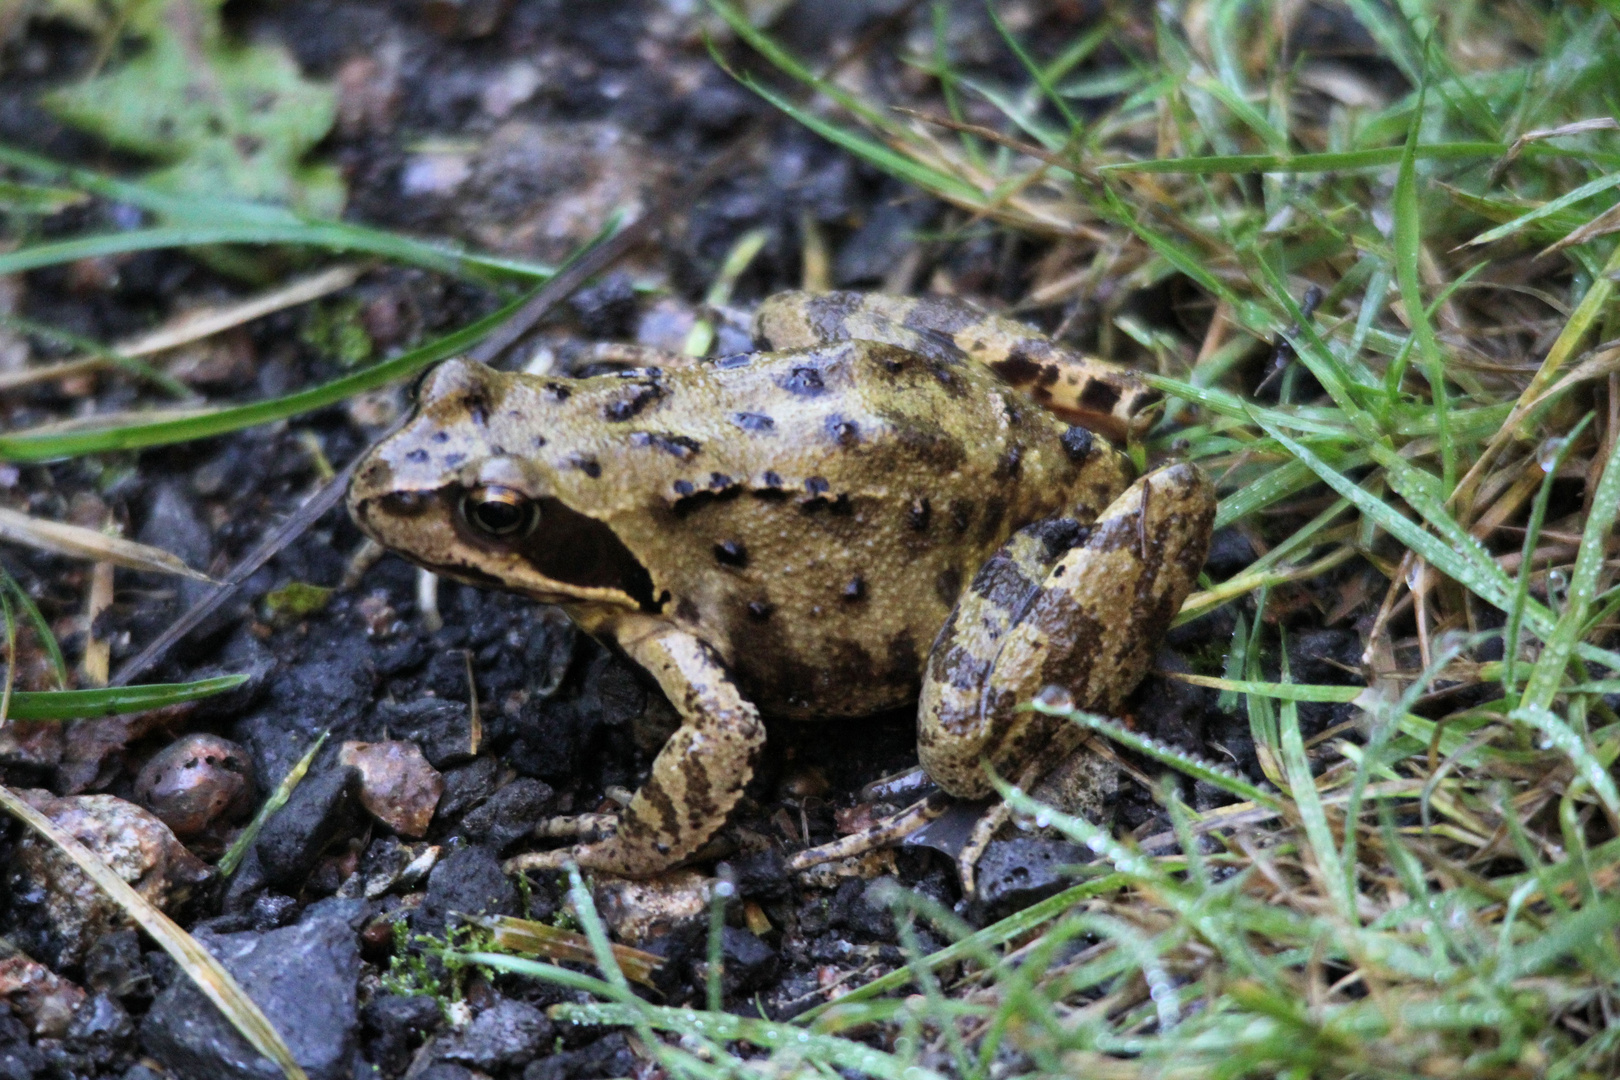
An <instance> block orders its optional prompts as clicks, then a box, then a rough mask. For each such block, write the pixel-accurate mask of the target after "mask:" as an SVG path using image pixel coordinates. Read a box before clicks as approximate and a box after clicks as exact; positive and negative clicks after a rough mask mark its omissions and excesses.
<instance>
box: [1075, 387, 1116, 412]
mask: <svg viewBox="0 0 1620 1080" xmlns="http://www.w3.org/2000/svg"><path fill="white" fill-rule="evenodd" d="M1080 404H1081V405H1083V406H1085V407H1086V408H1088V409H1095V410H1096V411H1098V412H1112V411H1113V408H1114V406H1115V405H1117V404H1119V390H1118V389H1116V388H1115V387H1112V386H1109V385H1108V384H1107V383H1105V382H1103V381H1102V380H1101V379H1087V380H1086V388H1085V389H1084V390H1082V391H1080Z"/></svg>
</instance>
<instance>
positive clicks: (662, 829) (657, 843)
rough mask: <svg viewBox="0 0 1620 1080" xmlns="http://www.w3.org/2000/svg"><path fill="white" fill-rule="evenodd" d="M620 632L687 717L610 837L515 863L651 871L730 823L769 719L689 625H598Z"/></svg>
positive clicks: (639, 621) (639, 619) (639, 620)
mask: <svg viewBox="0 0 1620 1080" xmlns="http://www.w3.org/2000/svg"><path fill="white" fill-rule="evenodd" d="M593 631H594V632H601V633H604V634H606V635H607V636H611V637H612V638H613V639H614V640H615V641H617V643H618V645H619V647H620V648H622V649H623V650H624V651H625V653H626V654H628V655H629V657H630V659H632V660H634V661H635V662H636V663H638V664H640V665H641V666H642V667H643V668H645V669H646V670H647V671H648V673H650V674H651V675H652V676H653V677H654V678H655V679H657V680H658V684H659V686H660V687H662V688H663V691H664V694H665V696H667V697H668V698H669V701H670V704H672V705H674V706H675V708H676V710H677V711H678V712H679V713H680V714H681V726H680V728H678V729H677V730H676V732H675V734H673V735H671V736H670V737H669V741H668V742H666V743H665V744H664V746H663V749H661V750H660V751H659V752H658V756H657V757H656V758H655V759H654V760H653V766H652V773H651V775H649V776H648V777H647V780H646V782H645V783H643V784H642V785H641V788H640V789H639V790H638V791H637V792H636V793H635V796H634V797H633V798H632V799H631V800H630V805H629V806H627V807H626V808H625V810H624V813H623V814H622V815H621V816H620V818H619V823H618V827H617V829H616V830H615V831H614V833H613V835H612V836H610V837H608V838H607V839H605V840H599V841H596V842H594V843H588V844H577V845H575V846H573V847H568V848H560V849H558V850H555V851H543V852H536V853H533V854H529V855H519V856H517V857H516V858H514V859H511V860H508V862H507V864H506V868H507V870H508V872H513V873H515V872H517V871H520V870H534V869H557V868H560V867H562V866H564V865H566V864H567V863H568V862H574V863H577V864H578V865H579V866H580V867H582V868H583V869H587V870H597V871H601V872H604V873H608V874H615V875H618V876H621V877H649V876H651V875H653V874H657V873H660V872H662V871H664V870H667V869H669V868H670V867H672V866H675V865H676V864H678V863H679V862H681V861H682V860H684V859H686V858H688V857H690V856H691V855H692V854H693V853H694V852H696V851H697V850H698V848H700V847H702V846H703V844H704V843H705V842H706V841H708V839H709V838H710V837H712V836H713V835H714V834H715V833H716V832H717V831H719V829H720V827H721V826H722V825H724V824H725V821H726V818H727V816H728V815H729V814H730V813H731V811H732V809H733V808H734V807H735V806H736V805H737V803H738V801H739V800H740V799H741V798H742V794H743V789H744V788H746V787H747V786H748V781H749V780H750V779H751V778H752V776H753V774H754V768H755V764H756V761H757V759H758V756H759V752H760V750H761V749H762V748H763V747H764V745H765V728H764V726H763V725H762V724H761V723H760V719H759V711H758V710H757V709H755V708H754V706H753V704H752V703H751V702H749V701H748V700H747V699H745V698H744V697H743V696H742V694H741V692H740V691H739V690H738V689H737V686H736V684H735V683H734V682H733V681H732V679H731V675H730V673H729V672H728V671H727V670H726V667H725V665H724V664H723V663H722V662H721V660H720V658H719V657H718V656H716V655H715V653H714V651H713V650H712V649H710V648H709V647H708V646H707V645H705V644H703V642H701V641H699V640H698V639H697V638H695V637H693V636H692V635H690V634H688V633H686V632H685V631H682V630H677V629H675V628H673V627H670V626H669V625H667V624H665V623H663V622H661V621H660V620H656V619H653V618H650V617H646V616H629V617H626V618H623V619H620V620H618V621H617V622H616V623H614V624H613V625H611V626H608V627H598V628H593Z"/></svg>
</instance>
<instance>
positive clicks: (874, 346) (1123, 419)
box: [347, 291, 1215, 878]
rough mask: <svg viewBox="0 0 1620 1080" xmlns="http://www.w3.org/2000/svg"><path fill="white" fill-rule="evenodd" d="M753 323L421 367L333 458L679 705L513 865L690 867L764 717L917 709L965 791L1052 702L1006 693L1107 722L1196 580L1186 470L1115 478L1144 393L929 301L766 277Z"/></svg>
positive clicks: (394, 536)
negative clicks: (543, 359)
mask: <svg viewBox="0 0 1620 1080" xmlns="http://www.w3.org/2000/svg"><path fill="white" fill-rule="evenodd" d="M751 333H752V340H753V345H754V348H753V349H752V350H751V351H745V352H740V353H735V354H731V355H724V356H718V357H712V358H703V359H695V358H688V357H681V356H675V355H671V356H668V357H665V358H663V359H662V361H661V362H660V363H656V364H641V365H639V366H632V367H624V368H620V369H617V370H607V371H597V372H595V373H589V374H583V375H572V376H570V375H553V374H527V373H522V372H507V371H498V370H494V369H492V368H490V367H487V366H484V365H482V364H479V363H475V362H472V361H470V360H467V359H462V358H455V359H450V360H447V361H444V362H442V363H441V364H439V365H438V366H437V367H435V368H433V369H431V370H430V371H429V372H428V373H427V374H426V375H425V376H424V377H423V379H422V381H421V383H420V384H419V386H418V389H417V395H416V403H415V406H414V412H413V413H412V414H411V415H410V416H409V417H408V418H407V419H406V420H405V421H403V423H402V424H401V425H400V426H399V427H398V428H396V430H394V431H393V432H392V433H391V434H388V435H386V436H385V437H383V438H382V439H381V440H380V441H379V442H378V443H377V444H376V445H375V446H374V447H373V448H372V449H371V450H369V451H368V452H367V454H366V456H365V457H364V458H363V459H362V460H361V461H360V463H359V464H358V466H357V468H356V471H355V473H354V476H353V478H352V480H351V484H350V488H349V491H348V500H347V501H348V508H349V511H350V513H351V515H352V517H353V519H354V521H355V522H356V523H357V525H358V526H359V527H360V529H361V530H362V531H363V532H364V533H365V534H367V535H368V536H369V537H370V538H371V539H373V540H374V541H376V542H377V543H378V544H380V545H382V547H384V548H385V549H388V550H391V551H393V552H396V553H398V554H399V555H401V556H403V557H404V558H406V559H407V560H409V561H411V562H413V563H415V564H417V565H418V566H420V567H423V568H425V569H427V570H429V571H431V572H433V573H435V574H438V575H441V576H442V577H445V578H449V579H452V580H454V581H458V582H463V583H467V584H471V585H474V586H479V587H485V588H492V589H502V590H507V591H510V592H515V593H518V594H521V595H523V596H526V597H529V598H532V599H534V600H536V601H540V602H542V603H547V604H554V605H558V606H560V607H561V608H562V610H563V611H564V612H566V613H567V615H568V617H569V618H570V619H572V620H573V622H574V623H575V624H576V625H577V626H578V627H579V628H580V629H581V630H582V631H584V632H585V633H587V634H589V635H591V636H592V637H595V638H597V639H598V640H600V641H602V642H603V643H604V644H606V645H607V646H608V647H610V648H612V649H614V650H617V651H618V652H619V653H620V654H622V655H623V656H624V657H625V658H627V659H628V660H629V661H630V662H631V663H632V664H634V665H636V666H638V667H639V668H640V669H641V670H642V671H644V672H645V673H646V674H647V675H648V676H649V677H650V678H651V680H652V681H653V682H654V683H656V684H657V686H658V687H659V688H660V689H661V690H662V692H663V694H664V695H665V697H666V698H667V699H668V701H669V703H670V705H672V706H673V708H674V710H675V712H676V713H678V714H679V726H678V728H677V729H676V730H675V731H674V733H673V734H672V735H670V736H669V738H668V740H667V741H666V742H665V743H664V744H663V746H662V748H661V749H659V750H658V752H657V753H656V755H655V757H654V759H653V761H652V763H651V768H650V772H649V773H648V775H647V777H646V779H645V780H644V781H643V782H642V783H641V786H640V787H639V788H638V789H637V790H636V791H635V792H634V794H633V796H632V797H631V798H630V800H629V802H628V805H626V806H625V807H624V808H623V811H622V813H621V814H619V815H618V816H617V820H616V823H615V825H614V826H613V827H612V828H611V831H609V832H608V833H607V834H606V835H604V836H600V837H596V838H592V839H588V840H579V841H578V842H576V843H573V844H571V845H568V846H564V847H561V848H556V849H552V850H550V851H541V852H534V853H530V854H529V855H527V856H523V857H522V859H523V863H522V865H523V866H525V867H535V866H546V867H558V868H560V867H562V866H564V865H567V864H568V863H573V864H576V865H578V866H579V867H580V868H582V869H584V870H588V871H593V872H598V873H602V874H607V875H614V876H619V877H630V878H638V877H649V876H653V875H657V874H660V873H662V872H664V871H666V870H669V869H671V868H673V867H676V866H678V865H680V864H682V863H683V862H686V861H688V860H690V859H692V858H693V857H694V855H695V854H697V853H698V852H699V851H700V849H702V848H703V846H704V845H705V844H706V843H707V842H708V841H709V840H710V839H711V838H713V837H714V836H715V835H716V834H717V833H718V832H719V831H720V830H721V829H722V827H723V826H724V825H725V823H726V822H727V820H728V818H729V816H730V815H731V813H732V811H733V810H734V809H735V808H736V807H737V806H738V804H739V803H740V802H741V801H742V799H743V796H744V792H745V789H746V788H747V787H748V784H749V782H750V780H751V779H752V778H753V776H754V775H755V773H756V771H757V770H758V769H759V768H760V764H761V755H762V751H763V749H764V747H765V743H766V736H767V724H766V720H767V719H776V718H782V719H790V720H810V719H826V718H840V717H863V716H871V715H875V714H879V713H883V712H885V711H889V710H894V709H897V708H901V707H905V706H907V705H909V704H910V703H912V702H916V703H917V740H916V742H917V749H918V756H919V762H920V764H921V766H922V768H923V769H924V770H926V772H927V774H928V776H929V777H930V778H931V779H932V780H933V782H934V783H935V784H937V785H938V786H939V788H940V789H942V790H943V791H944V792H946V793H948V794H949V795H950V796H952V797H955V798H958V799H964V800H971V799H982V798H985V797H986V796H988V795H991V794H992V793H993V783H994V780H993V777H994V776H996V775H1000V776H1007V775H1016V774H1017V773H1018V771H1019V770H1020V769H1026V768H1028V767H1030V766H1032V765H1033V764H1036V763H1039V762H1040V760H1041V758H1042V755H1043V753H1044V752H1045V748H1047V747H1048V746H1051V745H1054V744H1055V742H1056V739H1055V736H1056V735H1057V734H1058V732H1059V731H1060V729H1063V728H1064V727H1065V725H1066V724H1067V723H1068V722H1067V721H1066V720H1065V719H1063V718H1062V717H1059V716H1053V715H1048V714H1047V713H1043V712H1041V711H1031V710H1028V709H1024V708H1020V705H1021V704H1023V703H1026V702H1028V701H1029V700H1030V699H1031V698H1032V697H1034V696H1035V695H1037V694H1038V693H1040V692H1041V691H1042V690H1043V688H1046V687H1049V686H1059V687H1062V688H1064V690H1065V691H1066V693H1067V699H1068V700H1070V701H1072V702H1073V704H1074V705H1075V707H1077V708H1080V709H1084V710H1088V711H1092V712H1097V713H1103V714H1110V715H1118V713H1119V711H1120V710H1121V708H1122V707H1123V706H1124V704H1125V701H1126V698H1127V697H1128V695H1129V694H1130V693H1131V692H1132V691H1133V689H1134V688H1135V687H1136V685H1137V684H1138V683H1139V682H1140V681H1141V680H1142V678H1143V677H1144V675H1145V674H1146V672H1147V671H1148V669H1149V668H1150V666H1151V664H1152V662H1153V658H1154V655H1155V653H1156V651H1157V649H1158V647H1159V644H1160V642H1161V640H1162V639H1163V637H1164V635H1165V633H1166V632H1167V630H1168V628H1169V626H1170V623H1171V620H1172V619H1173V618H1174V616H1175V615H1176V614H1177V612H1178V611H1179V610H1180V608H1181V606H1182V604H1183V602H1184V601H1185V599H1186V598H1187V596H1188V595H1190V593H1191V591H1192V590H1193V588H1194V587H1195V585H1196V582H1197V577H1198V574H1199V573H1200V571H1201V569H1202V567H1203V563H1204V559H1205V556H1206V554H1207V552H1208V547H1209V539H1210V534H1211V531H1212V528H1213V523H1214V517H1215V494H1214V488H1213V485H1212V483H1211V482H1210V480H1209V479H1208V477H1207V476H1206V475H1205V474H1204V472H1203V471H1202V470H1201V469H1200V468H1199V467H1198V466H1197V465H1196V464H1192V463H1186V462H1180V463H1172V464H1168V465H1165V466H1162V467H1160V468H1158V469H1155V470H1153V471H1151V472H1148V473H1146V474H1145V475H1143V476H1141V477H1136V475H1135V473H1136V470H1135V468H1134V467H1133V464H1132V461H1131V458H1130V455H1129V453H1128V452H1127V450H1126V449H1122V448H1121V447H1120V446H1118V445H1116V443H1117V442H1120V441H1126V442H1128V441H1129V440H1130V439H1131V438H1132V437H1133V436H1134V435H1135V434H1138V433H1140V432H1141V431H1142V429H1143V427H1144V425H1145V424H1146V423H1148V422H1150V421H1151V413H1152V411H1153V410H1154V408H1155V406H1156V403H1157V402H1158V401H1159V395H1158V394H1157V392H1156V391H1154V390H1153V389H1152V388H1151V387H1150V386H1149V385H1148V384H1147V383H1146V382H1145V381H1144V380H1143V379H1142V378H1141V377H1140V376H1139V375H1137V374H1136V373H1134V372H1132V371H1130V370H1129V369H1126V368H1123V367H1119V366H1116V365H1112V364H1106V363H1103V362H1102V361H1098V360H1095V359H1092V358H1090V357H1088V356H1086V355H1085V354H1083V353H1081V352H1080V351H1078V350H1076V349H1073V348H1071V347H1069V346H1067V345H1063V344H1061V343H1059V342H1056V341H1053V340H1052V339H1050V338H1048V337H1046V336H1045V335H1042V334H1040V333H1039V332H1038V331H1036V330H1034V329H1032V328H1030V327H1028V326H1026V325H1024V324H1023V323H1021V322H1018V321H1016V320H1014V319H1011V318H1009V317H1006V316H1000V315H995V314H991V313H987V312H985V311H983V310H981V309H979V308H978V307H976V306H974V305H972V304H969V303H968V302H966V301H964V300H960V299H957V298H954V297H947V296H931V297H899V296H890V295H886V294H872V293H860V292H851V291H835V292H810V291H794V292H786V293H779V294H776V295H774V296H770V297H768V298H766V299H765V300H764V301H762V302H761V303H760V305H759V307H758V308H757V310H756V312H755V314H754V317H753V322H752V327H751ZM1071 726H1072V725H1071ZM839 730H842V731H847V730H848V729H847V728H841V729H839Z"/></svg>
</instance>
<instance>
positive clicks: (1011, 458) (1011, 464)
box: [995, 443, 1024, 480]
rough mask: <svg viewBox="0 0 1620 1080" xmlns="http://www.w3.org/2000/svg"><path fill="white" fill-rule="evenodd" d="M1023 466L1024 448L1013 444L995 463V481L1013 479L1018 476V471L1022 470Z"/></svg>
mask: <svg viewBox="0 0 1620 1080" xmlns="http://www.w3.org/2000/svg"><path fill="white" fill-rule="evenodd" d="M1023 464H1024V448H1023V447H1022V446H1019V445H1018V444H1017V443H1014V444H1013V445H1012V446H1009V447H1008V448H1007V452H1006V453H1005V454H1002V455H1001V460H1000V461H998V462H996V473H995V475H996V479H997V480H1011V479H1012V478H1013V477H1015V476H1017V475H1018V473H1019V471H1020V470H1021V469H1022V468H1023Z"/></svg>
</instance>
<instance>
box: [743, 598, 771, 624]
mask: <svg viewBox="0 0 1620 1080" xmlns="http://www.w3.org/2000/svg"><path fill="white" fill-rule="evenodd" d="M775 610H776V605H775V604H772V603H770V602H768V601H765V600H750V601H749V602H748V617H749V618H750V619H753V620H754V621H755V622H764V621H765V620H766V619H769V618H770V617H771V612H773V611H775Z"/></svg>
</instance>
